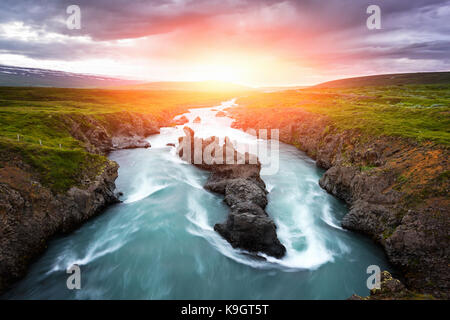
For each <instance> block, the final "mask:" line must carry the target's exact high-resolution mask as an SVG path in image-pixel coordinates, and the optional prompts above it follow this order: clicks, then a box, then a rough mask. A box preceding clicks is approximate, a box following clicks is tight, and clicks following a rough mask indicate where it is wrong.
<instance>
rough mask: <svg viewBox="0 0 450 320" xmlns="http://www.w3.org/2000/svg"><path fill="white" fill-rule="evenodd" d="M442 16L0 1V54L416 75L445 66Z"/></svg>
mask: <svg viewBox="0 0 450 320" xmlns="http://www.w3.org/2000/svg"><path fill="white" fill-rule="evenodd" d="M44 3H45V4H44ZM71 4H77V5H79V6H80V8H81V10H82V29H81V30H68V29H67V28H66V26H65V19H66V17H67V14H66V8H67V6H68V5H71ZM370 4H378V5H380V7H381V10H382V30H368V29H367V28H366V19H367V17H368V15H367V13H366V9H367V7H368V6H369V5H370ZM449 19H450V1H448V0H445V1H444V0H411V1H375V0H370V1H369V0H360V1H354V0H339V1H338V0H328V1H326V2H324V1H317V0H298V1H277V0H263V1H256V0H247V1H244V0H229V1H226V0H220V1H219V0H199V1H194V0H171V1H169V0H152V1H131V0H116V1H111V0H96V1H91V0H77V1H65V0H48V1H45V2H41V1H36V0H34V1H32V0H2V2H1V3H0V53H3V54H13V55H21V56H24V57H27V58H32V59H36V60H61V61H75V60H76V61H81V60H83V59H91V60H92V59H100V58H105V59H106V58H107V59H112V60H116V61H124V60H128V61H129V60H132V59H136V60H139V61H140V62H142V60H143V59H144V60H145V59H147V60H148V61H149V64H153V65H154V64H157V63H159V64H167V66H169V65H171V66H172V68H173V66H175V65H176V66H182V65H183V64H192V65H194V64H196V63H199V64H200V63H201V62H202V61H206V60H208V61H218V63H220V61H225V60H227V59H231V58H232V59H234V60H245V61H240V62H239V63H235V64H237V65H239V66H241V65H243V64H244V63H245V62H247V63H248V64H255V65H256V66H258V67H259V66H264V63H266V62H267V61H270V62H271V63H273V65H275V64H276V63H278V65H280V66H281V65H283V66H284V67H286V68H288V69H289V68H292V70H297V72H298V70H303V71H304V70H310V72H311V77H310V78H311V79H312V78H314V79H316V78H317V75H321V76H323V78H327V77H335V76H337V75H353V74H355V75H356V74H358V73H361V74H364V73H368V72H395V71H400V70H401V71H405V70H414V71H417V68H418V66H417V65H414V61H416V62H417V64H419V65H420V66H423V67H424V68H425V67H426V68H439V70H442V69H450V60H449V58H448V52H449V49H450V48H449V47H450V45H449V43H450V39H449V37H450V36H449V35H450V24H448V21H449ZM14 26H15V27H16V35H15V36H11V30H12V29H13V28H14ZM2 28H3V31H2ZM5 28H6V29H5ZM8 28H9V31H8ZM5 30H6V31H5ZM8 34H9V36H8ZM230 57H231V58H230ZM275 60H277V61H278V62H274V61H275ZM128 61H127V62H128ZM0 63H1V60H0ZM233 63H234V62H233ZM383 66H385V67H383ZM255 68H256V67H255ZM168 69H170V68H169V67H168ZM436 70H437V69H436ZM150 71H151V70H149V72H150ZM423 71H433V70H423ZM305 72H306V71H305ZM285 73H286V74H288V73H289V72H287V71H286V72H285ZM291 73H292V72H291ZM291 73H289V74H291ZM312 73H315V74H314V75H312ZM287 78H289V80H288V81H296V80H295V75H290V76H289V77H287ZM299 80H301V77H300V78H299ZM280 81H281V80H280Z"/></svg>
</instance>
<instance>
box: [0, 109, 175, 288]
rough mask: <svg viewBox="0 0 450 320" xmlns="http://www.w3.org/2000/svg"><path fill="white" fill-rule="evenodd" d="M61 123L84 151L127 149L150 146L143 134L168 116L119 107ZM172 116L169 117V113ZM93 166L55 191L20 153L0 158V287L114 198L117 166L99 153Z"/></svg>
mask: <svg viewBox="0 0 450 320" xmlns="http://www.w3.org/2000/svg"><path fill="white" fill-rule="evenodd" d="M59 117H60V121H61V123H62V124H63V125H64V126H66V128H67V130H68V131H69V132H70V134H71V135H72V136H73V137H74V138H75V139H77V140H79V141H81V142H82V144H83V145H84V148H85V149H86V151H88V152H89V153H95V154H106V153H108V152H109V151H112V150H116V149H126V148H139V147H145V148H147V147H150V144H149V143H148V142H147V141H145V140H143V139H144V137H146V136H148V135H150V134H153V133H157V132H159V127H160V126H162V125H165V124H166V123H169V122H170V120H169V119H168V120H163V121H156V120H154V119H153V118H152V116H150V115H144V114H139V113H130V112H120V113H111V114H105V115H102V116H101V117H94V116H88V115H60V116H59ZM170 118H171V116H170ZM101 159H102V160H101V161H102V162H101V163H98V164H97V166H95V167H93V166H91V167H80V168H78V169H79V170H78V172H77V174H76V175H77V177H75V179H74V180H76V181H77V184H76V185H74V186H72V187H71V188H70V189H69V190H67V191H65V192H56V191H55V190H52V189H50V188H49V187H48V186H46V185H44V184H42V182H41V178H42V177H41V174H42V173H38V172H37V171H36V170H35V169H34V168H32V167H31V166H30V165H29V164H28V163H27V162H26V161H24V159H23V158H22V155H21V154H20V153H16V152H13V151H11V150H9V151H8V152H6V151H5V152H2V156H1V158H0V164H1V166H0V219H1V221H0V222H1V223H0V292H2V291H4V290H5V289H6V288H7V287H8V286H10V285H11V284H12V283H13V282H14V281H15V280H17V279H19V278H21V277H22V276H23V275H24V274H25V273H26V270H27V267H28V265H29V264H30V262H31V261H32V260H33V259H34V258H35V257H37V256H38V255H39V254H40V253H41V252H42V251H43V250H44V249H45V248H46V242H47V240H49V239H50V238H51V237H52V236H53V235H55V234H58V233H61V232H62V233H65V232H69V231H71V230H73V229H74V228H76V227H78V226H79V225H80V224H81V223H83V222H84V221H86V220H87V219H89V218H91V217H92V216H95V215H97V214H98V213H100V212H101V211H102V209H104V208H105V207H107V206H108V205H110V204H112V203H116V202H118V199H117V197H116V195H115V194H114V190H115V183H114V182H115V180H116V178H117V175H118V168H119V166H118V165H117V163H115V162H114V161H110V160H108V159H107V158H104V157H101Z"/></svg>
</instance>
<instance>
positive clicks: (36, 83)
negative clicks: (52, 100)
mask: <svg viewBox="0 0 450 320" xmlns="http://www.w3.org/2000/svg"><path fill="white" fill-rule="evenodd" d="M138 83H142V82H139V81H130V80H123V79H118V78H110V77H103V76H95V75H86V74H80V73H71V72H64V71H56V70H47V69H37V68H22V67H13V66H5V65H0V86H3V87H5V86H11V87H58V88H98V87H111V86H123V85H134V84H138Z"/></svg>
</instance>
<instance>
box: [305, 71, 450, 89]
mask: <svg viewBox="0 0 450 320" xmlns="http://www.w3.org/2000/svg"><path fill="white" fill-rule="evenodd" d="M443 83H447V84H450V72H421V73H398V74H383V75H376V76H365V77H357V78H347V79H340V80H334V81H328V82H324V83H321V84H318V85H316V86H314V87H313V88H352V87H368V86H392V85H407V84H443Z"/></svg>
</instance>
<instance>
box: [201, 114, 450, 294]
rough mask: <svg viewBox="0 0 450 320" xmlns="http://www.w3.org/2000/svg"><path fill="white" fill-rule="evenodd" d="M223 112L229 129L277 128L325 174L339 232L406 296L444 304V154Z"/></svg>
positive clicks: (278, 118)
mask: <svg viewBox="0 0 450 320" xmlns="http://www.w3.org/2000/svg"><path fill="white" fill-rule="evenodd" d="M227 111H228V114H230V115H231V116H232V117H233V119H234V120H235V121H234V123H233V124H232V126H233V127H234V128H239V129H243V130H247V129H249V128H253V129H256V130H257V129H268V128H279V130H280V140H281V141H282V142H285V143H290V144H293V145H295V146H296V147H297V148H299V149H301V150H302V151H304V152H306V153H307V154H308V155H309V156H310V157H311V158H313V159H315V160H316V164H317V166H318V167H321V168H323V169H326V170H327V171H326V172H325V173H324V174H323V176H322V178H321V179H320V181H319V184H320V186H321V187H322V188H324V189H325V190H326V191H328V192H329V193H331V194H333V195H335V196H336V197H338V198H340V199H342V200H344V201H345V202H346V203H347V205H348V206H349V207H350V210H349V212H348V213H347V215H346V216H345V217H344V218H343V220H342V225H343V227H345V228H347V229H350V230H354V231H358V232H362V233H364V234H366V235H368V236H370V237H371V238H372V239H374V240H375V241H376V242H378V243H379V244H380V245H382V246H383V247H384V249H385V252H386V254H387V257H388V259H389V261H390V262H391V263H392V264H393V265H394V266H395V267H396V268H397V270H398V271H401V273H402V276H403V277H402V281H404V282H405V285H406V286H407V287H408V289H413V290H415V291H419V292H423V293H430V294H432V295H434V296H438V297H442V298H446V297H450V269H449V268H448V261H449V256H450V245H449V242H450V240H449V239H450V237H449V233H448V230H450V210H449V208H450V207H449V202H448V196H447V195H448V190H449V187H448V186H449V183H448V179H447V180H442V177H443V176H445V175H446V172H448V170H449V161H448V159H450V157H449V150H448V148H443V147H442V146H439V145H433V144H427V143H420V144H418V143H417V142H416V141H412V140H411V139H404V138H399V137H389V136H379V135H372V136H370V135H369V136H368V135H364V134H363V135H362V134H361V131H360V130H358V129H347V130H341V129H338V128H335V127H334V125H333V123H332V122H331V121H330V119H329V118H328V117H326V116H324V115H320V114H315V113H310V112H307V111H305V110H302V109H301V108H289V107H283V108H270V109H267V108H264V110H261V111H258V110H255V109H252V112H248V109H246V108H243V107H238V108H232V109H229V110H227ZM406 177H407V179H405V178H406ZM402 178H403V179H404V181H401V180H400V179H402ZM405 180H407V181H405ZM210 186H211V187H214V188H218V189H221V188H222V186H220V185H214V184H210ZM432 190H433V191H432ZM418 199H420V201H417V200H418Z"/></svg>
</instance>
